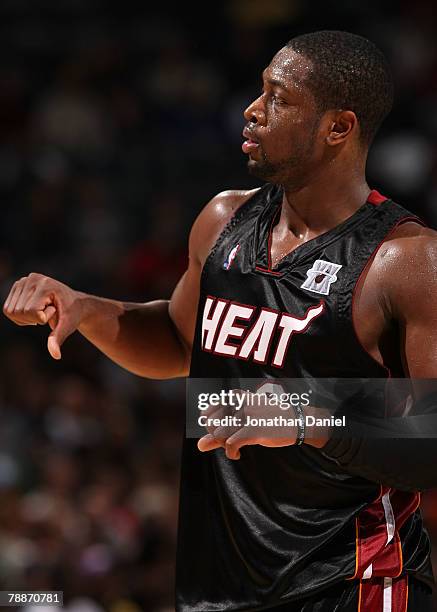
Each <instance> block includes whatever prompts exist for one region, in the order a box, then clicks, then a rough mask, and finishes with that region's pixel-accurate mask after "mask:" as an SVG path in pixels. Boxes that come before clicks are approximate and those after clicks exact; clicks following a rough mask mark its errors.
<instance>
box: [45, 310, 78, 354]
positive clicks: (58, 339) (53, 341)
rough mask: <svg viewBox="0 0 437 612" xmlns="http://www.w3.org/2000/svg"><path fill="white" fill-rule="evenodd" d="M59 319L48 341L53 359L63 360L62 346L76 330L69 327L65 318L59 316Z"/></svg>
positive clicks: (48, 347)
mask: <svg viewBox="0 0 437 612" xmlns="http://www.w3.org/2000/svg"><path fill="white" fill-rule="evenodd" d="M58 317H59V320H58V324H57V325H56V327H55V328H54V330H53V331H52V333H51V334H50V336H49V337H48V339H47V349H48V351H49V353H50V355H51V356H52V357H53V359H61V357H62V354H61V346H62V344H63V343H64V341H65V340H66V339H67V338H68V336H70V335H71V334H72V333H73V331H74V328H71V327H70V326H69V325H68V321H67V319H66V317H65V316H62V315H58Z"/></svg>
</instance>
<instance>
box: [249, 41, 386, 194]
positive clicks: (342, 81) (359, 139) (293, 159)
mask: <svg viewBox="0 0 437 612" xmlns="http://www.w3.org/2000/svg"><path fill="white" fill-rule="evenodd" d="M392 103H393V81H392V77H391V73H390V69H389V67H388V64H387V61H386V59H385V57H384V56H383V54H382V53H381V52H380V51H379V50H378V49H377V48H376V47H375V45H374V44H373V43H371V42H370V41H368V40H366V39H365V38H363V37H361V36H357V35H355V34H350V33H348V32H337V31H321V32H314V33H311V34H304V35H303V36H298V37H296V38H293V39H291V40H290V41H289V42H288V43H287V45H286V46H285V47H283V48H282V49H281V50H280V51H279V52H278V53H277V54H276V55H275V57H274V58H273V59H272V61H271V63H270V64H269V66H268V67H267V68H266V70H265V71H264V73H263V91H262V94H261V95H260V96H259V97H258V98H257V99H256V100H254V102H252V104H251V105H250V106H249V107H248V108H247V109H246V111H245V118H246V120H247V121H248V125H247V128H246V135H247V136H249V140H250V139H251V136H252V140H253V141H255V142H258V143H259V146H258V147H256V146H255V145H254V144H252V146H248V145H246V146H245V150H246V152H247V153H249V154H250V159H249V170H250V171H251V172H252V173H253V174H255V175H256V176H259V177H260V178H263V179H266V180H269V181H273V182H289V183H291V184H295V183H296V181H297V182H301V181H305V180H306V179H308V178H311V175H312V174H313V173H314V172H317V169H318V168H320V165H321V164H322V166H323V164H326V163H328V162H329V161H331V160H332V159H334V158H335V157H337V156H338V155H339V154H341V153H342V154H343V155H344V154H345V151H347V155H348V158H350V157H351V155H355V156H361V157H364V159H365V156H366V153H367V149H368V147H369V145H370V143H371V141H372V139H373V137H374V135H375V133H376V132H377V130H378V128H379V126H380V124H381V123H382V121H383V119H384V118H385V117H386V115H387V114H388V113H389V112H390V109H391V106H392ZM249 145H250V142H249Z"/></svg>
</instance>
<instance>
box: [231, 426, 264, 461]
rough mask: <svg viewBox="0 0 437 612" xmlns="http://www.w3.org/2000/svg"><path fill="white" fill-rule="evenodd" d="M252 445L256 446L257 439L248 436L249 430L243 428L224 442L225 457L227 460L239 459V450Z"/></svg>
mask: <svg viewBox="0 0 437 612" xmlns="http://www.w3.org/2000/svg"><path fill="white" fill-rule="evenodd" d="M253 444H258V438H257V437H254V436H253V435H251V434H250V429H248V428H247V427H243V428H242V429H240V430H239V431H237V432H236V433H234V434H233V435H232V436H231V437H230V438H228V439H227V440H226V444H225V451H226V456H227V457H228V459H240V456H241V454H240V448H242V447H243V446H250V445H253Z"/></svg>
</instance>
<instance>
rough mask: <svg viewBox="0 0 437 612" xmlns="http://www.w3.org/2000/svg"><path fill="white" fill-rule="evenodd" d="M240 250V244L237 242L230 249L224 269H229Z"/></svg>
mask: <svg viewBox="0 0 437 612" xmlns="http://www.w3.org/2000/svg"><path fill="white" fill-rule="evenodd" d="M239 250H240V245H239V244H237V245H235V246H234V247H233V248H232V249H231V250H230V251H229V255H228V256H227V258H226V260H225V261H224V263H223V269H224V270H229V268H230V267H231V266H232V262H233V261H234V259H235V256H236V255H237V253H238V251H239Z"/></svg>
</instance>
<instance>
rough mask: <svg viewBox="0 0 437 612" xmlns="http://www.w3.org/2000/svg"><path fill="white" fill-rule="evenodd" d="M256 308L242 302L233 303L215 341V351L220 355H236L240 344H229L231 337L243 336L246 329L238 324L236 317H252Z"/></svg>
mask: <svg viewBox="0 0 437 612" xmlns="http://www.w3.org/2000/svg"><path fill="white" fill-rule="evenodd" d="M254 310H255V308H254V307H253V306H242V305H240V304H231V305H230V306H229V309H228V311H227V313H226V316H225V318H224V321H223V323H222V326H221V328H220V332H219V335H218V338H217V342H216V343H215V347H214V352H215V353H220V355H231V356H232V355H235V353H236V352H237V349H238V346H234V345H233V344H227V341H228V340H229V339H230V338H241V336H242V335H243V333H244V331H245V327H243V326H242V325H237V323H236V319H246V320H248V319H250V317H251V316H252V313H253V311H254Z"/></svg>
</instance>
